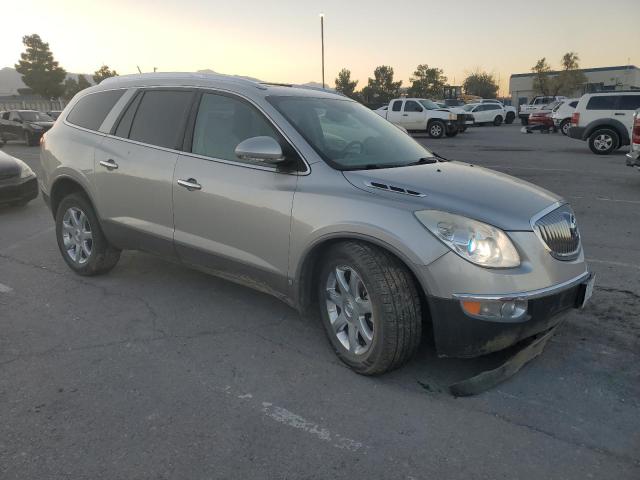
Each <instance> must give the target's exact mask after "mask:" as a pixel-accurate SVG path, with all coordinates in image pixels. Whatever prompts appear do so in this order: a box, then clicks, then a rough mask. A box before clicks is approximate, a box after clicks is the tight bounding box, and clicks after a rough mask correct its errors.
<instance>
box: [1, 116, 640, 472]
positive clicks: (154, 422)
mask: <svg viewBox="0 0 640 480" xmlns="http://www.w3.org/2000/svg"><path fill="white" fill-rule="evenodd" d="M518 128H519V125H512V126H502V127H498V128H493V127H482V128H473V129H471V130H470V131H468V132H467V133H465V134H462V135H459V136H458V137H456V138H449V139H444V140H440V141H434V140H430V139H420V141H421V142H424V143H426V144H427V145H428V146H430V147H431V148H433V149H434V150H435V151H437V152H438V153H439V154H441V155H443V156H445V157H447V158H451V159H458V160H463V161H470V162H472V163H475V164H478V165H484V166H490V167H491V168H494V169H496V170H499V171H502V172H506V173H509V174H512V175H515V176H518V177H521V178H524V179H525V180H529V181H531V182H533V183H536V184H538V185H541V186H543V187H545V188H548V189H549V190H552V191H555V192H558V193H560V194H562V195H563V196H565V197H566V198H567V199H568V200H569V201H570V202H571V203H572V204H573V206H574V208H575V210H576V214H577V216H578V221H579V224H580V227H581V231H582V235H583V238H584V245H585V250H586V254H587V258H589V259H590V260H591V266H592V268H593V270H594V271H595V272H596V273H597V275H598V281H597V287H596V291H595V294H594V297H593V300H592V302H591V303H590V305H589V306H588V307H587V308H586V309H585V310H584V311H583V312H571V313H570V314H569V315H568V316H567V319H566V322H565V323H564V324H563V325H562V326H561V327H560V329H559V331H558V334H557V335H556V336H555V337H554V338H552V339H551V341H550V342H549V344H548V345H547V348H546V349H545V351H544V352H543V353H542V355H541V356H540V357H538V358H537V359H535V360H534V361H533V362H532V363H530V364H529V365H527V366H525V367H524V368H523V369H522V371H521V372H519V373H518V374H517V375H516V376H515V377H513V378H512V379H510V380H509V381H507V382H505V383H503V384H501V385H499V386H498V387H497V388H495V389H493V390H491V391H488V392H486V393H484V394H481V395H479V396H476V397H471V398H457V399H456V398H453V397H451V396H450V395H449V394H448V393H446V386H447V385H449V384H450V383H452V382H453V381H456V380H459V379H462V378H465V377H466V376H469V375H472V374H474V373H478V372H479V371H481V370H484V369H488V368H492V367H493V366H495V365H497V364H498V363H499V361H500V359H501V356H500V355H494V356H490V357H487V358H482V359H476V360H451V359H449V360H446V359H438V358H437V357H436V356H435V354H434V352H433V347H432V344H431V340H430V338H429V335H426V336H425V339H424V341H423V346H422V348H421V349H420V351H419V353H418V355H417V357H416V358H415V359H414V360H413V361H412V362H411V363H410V364H408V365H407V366H406V367H404V368H403V369H401V370H399V371H397V372H394V373H392V374H389V375H386V376H384V377H380V378H366V377H361V376H358V375H355V374H353V373H352V372H351V371H349V370H348V369H347V368H345V367H344V366H342V364H341V363H340V362H339V361H338V360H337V359H336V357H335V356H334V354H333V353H332V351H331V349H330V347H329V344H328V342H327V341H326V339H325V335H324V332H323V330H322V327H321V325H320V323H319V321H318V319H317V318H315V316H313V315H311V316H300V315H298V314H297V313H296V312H295V311H294V310H292V309H290V308H289V307H287V306H286V305H285V304H283V303H281V302H280V301H278V300H277V299H275V298H272V297H269V296H268V295H265V294H262V293H258V292H254V291H252V290H249V289H247V288H244V287H241V286H237V285H234V284H232V283H229V282H227V281H224V280H221V279H217V278H214V277H211V276H207V275H205V274H203V273H200V272H195V271H193V270H189V269H187V268H185V267H183V266H181V265H177V264H174V263H170V262H167V261H165V260H163V259H160V258H156V257H153V256H150V255H146V254H143V253H137V252H125V253H124V254H123V256H122V259H121V261H120V263H119V264H118V266H117V267H116V268H115V269H114V270H113V271H112V272H111V273H110V274H109V275H106V276H102V277H93V278H86V277H79V276H76V275H74V274H72V273H71V272H70V271H69V270H68V268H67V267H66V265H65V264H64V262H63V260H62V259H61V257H60V254H59V252H58V249H57V245H56V242H55V238H54V231H53V220H52V218H51V215H50V213H49V212H48V211H47V210H46V207H45V205H44V203H43V202H42V199H41V198H39V199H37V200H35V201H33V202H32V203H30V204H29V205H28V206H27V207H25V208H21V209H9V208H1V209H0V286H4V287H6V288H2V289H0V478H2V479H3V480H5V479H6V480H9V479H20V480H23V479H30V478H33V479H45V478H46V479H58V478H73V479H85V478H86V479H99V478H104V479H109V480H111V479H114V478H127V479H137V478H140V479H148V478H159V479H161V478H189V479H198V478H202V479H204V478H207V479H208V478H242V479H253V478H256V479H258V478H309V479H310V478H361V477H369V478H404V479H418V478H447V479H457V478H460V479H476V478H478V479H481V478H482V479H485V478H486V479H496V478H509V479H529V478H531V479H540V478H546V479H573V478H575V479H584V478H594V479H608V478H611V479H635V478H639V477H640V453H639V452H640V415H639V414H638V412H639V411H640V409H639V407H640V361H639V360H640V348H639V347H640V318H639V317H640V313H639V312H640V290H639V287H638V285H640V281H639V280H640V251H639V250H638V249H637V248H636V244H637V236H638V233H639V231H638V225H639V224H640V223H639V221H638V220H639V213H638V212H639V207H640V173H639V172H637V171H635V170H632V169H630V168H627V167H626V166H624V153H623V152H617V153H616V154H615V155H612V156H610V157H596V156H595V155H592V154H591V153H590V152H589V150H588V148H587V146H586V144H584V143H582V142H577V141H574V140H571V139H568V138H564V137H562V136H560V135H542V134H533V135H522V134H520V133H519V132H518ZM4 149H5V151H6V152H7V153H10V154H12V155H15V156H16V157H18V158H21V159H23V160H25V161H26V162H27V163H28V164H29V165H30V166H32V167H34V169H35V170H36V172H37V171H38V170H39V166H38V164H37V155H38V149H37V148H27V147H24V146H22V145H20V144H18V143H9V144H7V145H6V146H5V147H4Z"/></svg>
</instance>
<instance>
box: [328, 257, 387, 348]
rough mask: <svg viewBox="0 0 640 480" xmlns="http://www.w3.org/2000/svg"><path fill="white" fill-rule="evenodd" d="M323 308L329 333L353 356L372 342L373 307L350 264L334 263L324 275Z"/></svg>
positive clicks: (368, 346)
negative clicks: (335, 265) (325, 310)
mask: <svg viewBox="0 0 640 480" xmlns="http://www.w3.org/2000/svg"><path fill="white" fill-rule="evenodd" d="M325 289H326V294H327V296H326V308H327V313H328V316H329V321H330V322H331V326H332V327H333V328H332V333H333V334H334V335H335V336H336V338H337V339H338V341H339V342H340V344H342V346H343V347H344V348H345V349H346V350H348V351H349V352H350V353H351V354H353V355H364V354H365V353H367V352H368V351H369V349H370V348H371V345H372V344H373V337H374V333H375V332H374V326H373V325H374V324H373V309H372V306H371V299H370V297H369V293H368V291H367V288H366V286H365V284H364V282H363V281H362V277H361V276H360V275H359V274H358V273H357V272H356V271H355V270H354V269H353V268H351V267H348V266H337V267H336V268H334V269H333V270H332V271H331V272H330V273H329V276H328V278H327V283H326V287H325Z"/></svg>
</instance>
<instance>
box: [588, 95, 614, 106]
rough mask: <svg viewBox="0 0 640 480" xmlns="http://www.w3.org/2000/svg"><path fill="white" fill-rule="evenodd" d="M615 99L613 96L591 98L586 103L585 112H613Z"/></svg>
mask: <svg viewBox="0 0 640 480" xmlns="http://www.w3.org/2000/svg"><path fill="white" fill-rule="evenodd" d="M617 99H618V97H617V96H615V95H606V96H602V97H591V98H590V99H589V102H588V103H587V110H614V109H615V107H616V100H617Z"/></svg>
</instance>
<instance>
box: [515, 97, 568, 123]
mask: <svg viewBox="0 0 640 480" xmlns="http://www.w3.org/2000/svg"><path fill="white" fill-rule="evenodd" d="M566 98H567V97H563V96H552V97H550V96H537V97H533V99H532V100H531V102H529V104H528V105H520V113H519V114H518V117H520V122H521V123H522V125H527V123H528V122H529V114H531V113H532V112H536V111H538V110H542V109H543V108H544V107H546V106H547V105H549V104H550V103H553V102H557V101H558V100H565V99H566Z"/></svg>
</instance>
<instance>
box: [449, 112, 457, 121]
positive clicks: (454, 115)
mask: <svg viewBox="0 0 640 480" xmlns="http://www.w3.org/2000/svg"><path fill="white" fill-rule="evenodd" d="M457 119H458V115H456V114H455V113H450V114H449V120H457Z"/></svg>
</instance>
